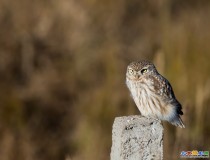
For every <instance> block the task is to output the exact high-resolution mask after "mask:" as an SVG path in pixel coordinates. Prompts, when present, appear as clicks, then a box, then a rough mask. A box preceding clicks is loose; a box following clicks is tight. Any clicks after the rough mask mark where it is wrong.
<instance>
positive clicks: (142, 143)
mask: <svg viewBox="0 0 210 160" xmlns="http://www.w3.org/2000/svg"><path fill="white" fill-rule="evenodd" d="M152 159H153V160H162V159H163V126H162V124H161V121H160V120H157V119H153V118H146V117H143V116H129V117H117V118H115V121H114V124H113V129H112V149H111V160H152Z"/></svg>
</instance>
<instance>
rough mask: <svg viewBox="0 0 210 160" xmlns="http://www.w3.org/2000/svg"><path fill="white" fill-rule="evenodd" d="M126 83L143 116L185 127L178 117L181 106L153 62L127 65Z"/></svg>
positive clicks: (180, 113) (180, 112)
mask: <svg viewBox="0 0 210 160" xmlns="http://www.w3.org/2000/svg"><path fill="white" fill-rule="evenodd" d="M126 84H127V86H128V88H129V90H130V92H131V95H132V97H133V99H134V102H135V104H136V105H137V107H138V109H139V111H140V112H141V114H142V115H143V116H147V117H153V118H157V119H160V120H166V121H168V122H170V123H171V124H173V125H175V126H178V127H181V128H185V125H184V124H183V122H182V119H181V118H180V115H183V112H182V106H181V104H180V103H179V102H178V101H177V99H176V97H175V95H174V92H173V89H172V87H171V85H170V83H169V82H168V80H167V79H165V78H164V77H163V76H162V75H160V74H159V73H158V71H157V70H156V68H155V66H154V64H152V63H151V62H148V61H139V62H132V63H130V64H129V65H128V67H127V73H126Z"/></svg>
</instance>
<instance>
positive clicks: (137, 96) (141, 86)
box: [126, 80, 163, 117]
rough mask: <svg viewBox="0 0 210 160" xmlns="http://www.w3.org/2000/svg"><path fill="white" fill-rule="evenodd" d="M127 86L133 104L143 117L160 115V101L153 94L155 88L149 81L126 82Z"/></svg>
mask: <svg viewBox="0 0 210 160" xmlns="http://www.w3.org/2000/svg"><path fill="white" fill-rule="evenodd" d="M126 83H127V86H128V88H129V90H130V92H131V95H132V97H133V99H134V102H135V104H136V106H137V107H138V109H139V110H140V112H141V114H142V115H143V116H155V117H159V115H161V111H160V108H161V105H163V104H162V103H161V100H160V99H159V97H158V96H157V95H156V94H155V88H154V86H153V85H152V82H151V81H139V82H138V81H136V82H132V81H129V80H127V82H126Z"/></svg>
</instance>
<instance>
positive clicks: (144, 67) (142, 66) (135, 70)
mask: <svg viewBox="0 0 210 160" xmlns="http://www.w3.org/2000/svg"><path fill="white" fill-rule="evenodd" d="M154 73H155V74H156V73H157V70H156V68H155V66H154V64H153V63H151V62H149V61H145V60H144V61H138V62H132V63H130V64H129V65H128V67H127V73H126V77H128V78H129V79H131V80H139V79H141V78H143V77H145V76H147V75H151V74H154Z"/></svg>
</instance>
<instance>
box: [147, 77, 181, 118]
mask: <svg viewBox="0 0 210 160" xmlns="http://www.w3.org/2000/svg"><path fill="white" fill-rule="evenodd" d="M150 78H151V79H152V80H153V82H154V83H153V85H154V89H155V90H156V93H157V94H159V96H161V97H162V98H163V100H167V101H168V102H169V103H171V104H173V105H174V106H176V108H177V113H178V114H180V115H183V112H182V105H181V104H180V103H179V101H178V100H177V99H176V97H175V94H174V91H173V89H172V87H171V84H170V83H169V81H168V80H167V79H165V78H164V77H163V76H161V75H160V74H159V75H157V76H151V77H150Z"/></svg>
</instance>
